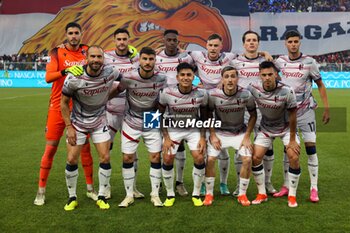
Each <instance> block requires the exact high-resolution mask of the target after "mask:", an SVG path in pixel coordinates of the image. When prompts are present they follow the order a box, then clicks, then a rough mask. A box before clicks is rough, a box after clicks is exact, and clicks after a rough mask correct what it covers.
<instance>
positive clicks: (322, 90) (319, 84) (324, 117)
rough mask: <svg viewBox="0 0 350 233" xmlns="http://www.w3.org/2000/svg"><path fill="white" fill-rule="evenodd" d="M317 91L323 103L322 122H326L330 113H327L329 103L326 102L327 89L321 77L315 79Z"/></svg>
mask: <svg viewBox="0 0 350 233" xmlns="http://www.w3.org/2000/svg"><path fill="white" fill-rule="evenodd" d="M315 83H316V85H317V88H318V92H319V93H320V97H321V100H322V103H323V107H324V112H323V115H322V122H323V124H327V123H328V122H329V120H330V115H329V104H328V97H327V91H326V87H325V85H324V83H323V82H322V79H318V80H316V81H315Z"/></svg>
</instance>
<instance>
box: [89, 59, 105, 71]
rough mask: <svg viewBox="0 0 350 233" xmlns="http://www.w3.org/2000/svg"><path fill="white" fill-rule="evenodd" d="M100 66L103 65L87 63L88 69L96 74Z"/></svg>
mask: <svg viewBox="0 0 350 233" xmlns="http://www.w3.org/2000/svg"><path fill="white" fill-rule="evenodd" d="M102 65H103V64H102V63H100V62H91V63H89V68H90V69H91V70H92V71H93V72H95V73H97V72H98V71H99V70H100V69H101V67H102Z"/></svg>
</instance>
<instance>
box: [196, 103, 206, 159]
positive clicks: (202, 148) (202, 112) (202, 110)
mask: <svg viewBox="0 0 350 233" xmlns="http://www.w3.org/2000/svg"><path fill="white" fill-rule="evenodd" d="M200 118H201V120H202V121H205V120H207V119H208V106H207V105H205V106H201V107H200ZM200 133H201V137H200V140H199V143H198V150H199V153H201V154H205V151H206V148H207V141H206V138H205V135H206V129H205V128H204V127H202V128H201V129H200Z"/></svg>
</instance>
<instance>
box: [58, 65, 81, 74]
mask: <svg viewBox="0 0 350 233" xmlns="http://www.w3.org/2000/svg"><path fill="white" fill-rule="evenodd" d="M68 73H71V74H73V75H74V76H80V75H82V74H83V73H84V69H83V66H77V65H76V66H72V67H69V68H67V69H65V70H62V71H61V74H62V76H65V75H67V74H68Z"/></svg>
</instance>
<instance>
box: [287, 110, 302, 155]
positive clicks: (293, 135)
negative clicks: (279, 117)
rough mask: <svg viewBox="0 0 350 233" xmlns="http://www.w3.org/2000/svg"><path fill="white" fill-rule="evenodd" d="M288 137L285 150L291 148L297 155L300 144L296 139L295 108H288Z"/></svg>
mask: <svg viewBox="0 0 350 233" xmlns="http://www.w3.org/2000/svg"><path fill="white" fill-rule="evenodd" d="M288 117H289V128H290V139H289V144H288V145H287V147H286V150H287V151H288V150H293V152H294V153H296V154H297V155H299V154H300V145H299V144H298V143H297V141H296V129H297V108H296V107H295V108H292V109H288Z"/></svg>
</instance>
